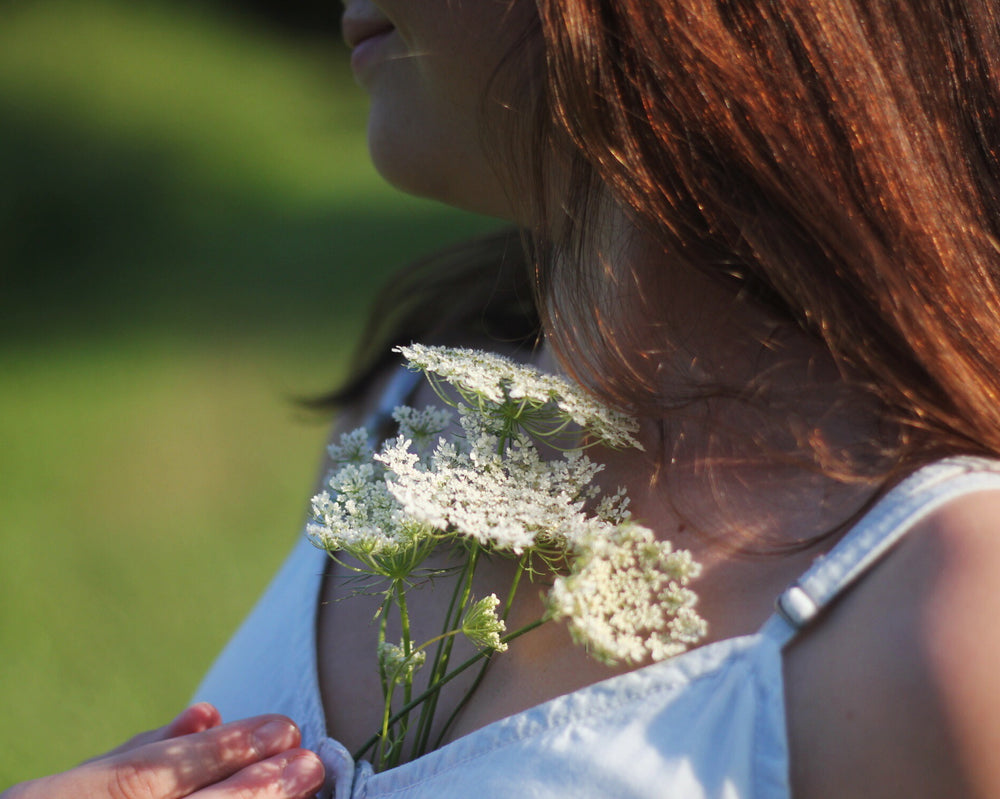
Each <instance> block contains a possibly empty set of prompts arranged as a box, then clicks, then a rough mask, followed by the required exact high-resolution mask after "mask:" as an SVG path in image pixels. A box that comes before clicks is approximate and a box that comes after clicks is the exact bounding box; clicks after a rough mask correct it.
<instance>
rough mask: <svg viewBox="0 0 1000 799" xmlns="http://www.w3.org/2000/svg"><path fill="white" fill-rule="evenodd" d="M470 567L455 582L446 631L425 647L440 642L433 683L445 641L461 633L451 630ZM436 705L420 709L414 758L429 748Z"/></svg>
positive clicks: (464, 567)
mask: <svg viewBox="0 0 1000 799" xmlns="http://www.w3.org/2000/svg"><path fill="white" fill-rule="evenodd" d="M468 566H469V564H468V561H466V563H465V564H464V566H463V567H462V568H463V571H462V576H461V577H459V579H457V580H456V581H455V589H454V590H453V591H452V592H451V600H450V601H449V602H448V610H447V611H446V612H445V615H444V630H442V632H441V635H439V636H437V637H436V638H432V639H431V640H430V641H427V642H425V643H424V645H423V646H425V647H426V646H428V645H430V644H432V643H434V642H435V641H437V642H438V645H437V649H436V650H435V651H434V660H433V661H432V667H431V682H432V683H433V681H434V678H435V677H436V676H437V675H438V672H439V671H440V663H441V658H442V656H443V653H444V646H445V641H446V640H448V639H449V638H451V637H452V636H453V635H454V634H455V633H457V632H459V630H458V629H454V630H453V629H451V628H452V627H454V626H455V623H456V621H457V619H455V621H453V617H454V615H455V607H456V605H457V603H458V596H459V594H460V593H461V591H462V586H463V585H464V584H465V569H467V568H468ZM421 648H423V647H421ZM434 704H435V703H433V702H425V703H424V706H423V707H422V708H421V709H420V718H419V719H418V720H417V734H416V737H415V738H414V742H413V751H412V753H411V757H413V758H416V757H418V756H419V755H420V753H421V752H422V751H423V748H424V747H426V746H427V739H428V738H429V737H430V724H431V720H432V719H433V718H434Z"/></svg>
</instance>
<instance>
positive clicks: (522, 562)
mask: <svg viewBox="0 0 1000 799" xmlns="http://www.w3.org/2000/svg"><path fill="white" fill-rule="evenodd" d="M527 564H528V555H527V554H524V555H521V557H520V558H518V560H517V569H516V570H515V571H514V580H513V582H511V584H510V591H508V592H507V601H506V602H505V603H504V608H503V615H502V616H501V617H500V618H501V619H503V620H506V619H507V614H509V613H510V609H511V606H512V605H513V604H514V595H515V594H516V593H517V587H518V585H519V584H520V582H521V577H522V576H523V575H524V572H525V569H526V567H527ZM492 662H493V653H492V652H488V653H487V654H486V655H485V657H484V659H483V665H482V666H481V667H480V669H479V674H477V675H476V679H475V681H473V683H472V685H471V686H470V687H469V690H468V691H466V692H465V696H463V697H462V700H461V701H460V702H459V703H458V705H457V706H456V707H455V709H454V710H453V711H452V712H451V715H450V716H448V720H447V721H446V722H445V723H444V726H443V727H442V728H441V733H440V734H439V735H438V737H437V740H436V741H435V742H434V748H435V749H437V748H438V747H439V746H441V741H443V740H444V736H445V735H447V734H448V730H449V729H450V728H451V725H452V724H454V723H455V719H457V718H458V714H459V713H461V712H462V709H463V708H464V707H465V706H466V705H467V704H468V703H469V700H470V699H472V695H473V694H474V693H475V692H476V690H477V689H478V688H479V684H480V683H481V682H482V681H483V678H484V677H485V676H486V670H487V669H488V668H489V666H490V663H492Z"/></svg>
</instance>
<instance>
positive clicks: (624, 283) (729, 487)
mask: <svg viewBox="0 0 1000 799" xmlns="http://www.w3.org/2000/svg"><path fill="white" fill-rule="evenodd" d="M595 240H600V242H601V244H600V251H597V246H595V249H594V251H592V252H591V253H590V257H592V258H595V259H601V260H603V261H607V260H609V258H608V256H607V255H606V254H608V253H613V258H614V266H615V271H614V275H615V276H617V277H618V282H617V283H616V284H614V285H612V284H611V281H609V282H608V285H607V286H605V287H602V288H604V289H605V291H604V295H605V302H606V303H607V306H608V307H610V308H615V307H617V308H625V309H628V310H626V311H619V312H618V313H619V315H620V316H619V318H625V317H626V316H627V315H629V314H631V315H632V316H633V318H638V319H642V320H648V321H651V322H652V324H647V325H646V328H645V330H644V331H643V332H642V335H643V337H644V338H643V346H642V349H643V351H644V352H646V353H647V354H649V353H656V355H655V362H654V363H652V368H651V369H649V370H648V372H649V373H652V374H654V375H655V376H656V378H655V379H656V384H655V392H656V396H657V400H658V402H657V403H656V404H655V405H654V406H653V407H649V406H647V407H646V409H645V410H644V411H643V412H642V418H641V419H640V421H641V423H642V438H643V442H642V443H643V445H644V447H645V453H644V454H643V455H639V454H637V453H636V452H634V451H630V452H607V453H604V454H603V457H604V460H605V461H606V463H607V467H606V471H605V482H606V483H607V484H608V486H609V487H612V488H613V487H615V486H616V485H625V486H626V487H627V488H628V489H629V493H630V496H631V497H632V498H633V508H634V511H635V516H636V517H637V518H638V519H640V520H641V521H643V522H644V523H645V524H647V525H649V526H651V527H653V528H654V529H655V530H656V531H657V532H658V533H659V534H660V535H662V536H663V537H666V538H670V539H671V540H674V541H675V542H676V543H678V544H679V545H682V546H686V547H689V548H695V549H698V550H701V557H702V559H703V560H705V559H706V558H707V559H711V558H714V557H725V556H723V555H721V554H719V553H723V552H730V553H732V552H733V551H735V550H744V551H778V552H781V551H791V550H794V549H809V548H810V547H809V542H810V541H812V542H820V541H822V540H830V539H832V538H833V537H835V536H834V535H833V534H835V533H836V532H837V531H838V529H839V528H841V527H842V526H843V525H844V524H845V523H847V522H849V521H850V520H851V518H852V516H853V515H854V514H855V512H857V511H858V510H860V509H861V508H862V507H863V506H864V504H865V502H866V501H867V500H868V499H869V498H870V497H871V496H872V494H873V493H874V491H875V481H874V480H873V479H872V480H869V479H866V478H865V477H864V475H865V474H866V473H875V472H877V469H874V468H873V467H874V466H875V465H876V464H875V463H874V462H873V459H874V455H873V454H872V453H873V452H874V447H873V446H872V443H873V442H874V441H875V437H876V435H877V429H878V424H879V417H878V412H877V407H876V405H875V403H874V402H873V401H872V400H871V399H869V398H867V397H866V396H864V395H863V393H862V391H861V390H860V389H858V388H857V387H856V386H855V385H854V384H853V383H852V382H851V381H850V380H849V379H846V378H845V376H844V375H843V374H842V373H841V371H840V370H839V369H838V368H837V366H836V364H835V363H834V362H833V360H832V359H831V357H830V356H829V354H828V353H827V352H826V350H825V348H824V347H823V346H822V344H821V343H820V342H818V341H816V340H814V339H813V338H811V337H810V336H808V335H807V334H805V333H804V332H803V331H801V330H799V329H798V328H796V327H795V326H793V325H791V324H790V323H788V322H785V321H784V320H779V319H776V318H775V317H774V316H773V315H771V314H769V313H768V312H767V311H766V310H765V309H764V308H762V307H760V306H758V305H757V304H756V303H754V302H752V301H750V300H746V299H741V298H739V297H737V296H736V295H735V294H734V292H732V291H731V290H730V289H729V287H727V286H724V285H722V284H721V283H719V282H717V281H715V280H713V279H712V278H710V277H708V276H706V275H704V274H702V273H701V272H699V271H697V270H694V269H687V268H678V267H677V266H676V265H675V264H672V263H671V262H670V261H669V260H668V259H667V258H666V257H665V256H664V255H663V253H662V251H661V250H660V249H659V248H658V247H657V246H656V245H655V244H654V243H653V242H651V241H650V240H649V239H648V238H645V237H643V236H642V235H641V234H639V233H638V232H637V231H636V230H635V229H634V228H632V227H630V226H629V225H628V224H627V223H626V222H624V221H623V218H622V217H621V216H617V217H615V218H614V219H613V220H612V221H611V222H610V223H609V224H608V225H607V227H606V228H605V229H604V230H602V231H601V236H599V237H595ZM621 275H627V276H630V277H633V276H634V278H635V279H634V280H621V277H620V276H621ZM647 281H648V282H651V283H652V284H653V285H654V286H660V287H662V288H661V289H660V290H654V291H652V292H646V291H644V288H645V285H646V284H647ZM545 357H550V356H548V355H547V356H545ZM647 360H648V358H647ZM713 553H715V554H713Z"/></svg>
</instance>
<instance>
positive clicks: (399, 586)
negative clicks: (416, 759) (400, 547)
mask: <svg viewBox="0 0 1000 799" xmlns="http://www.w3.org/2000/svg"><path fill="white" fill-rule="evenodd" d="M396 604H397V605H398V606H399V624H400V628H401V630H402V635H403V654H404V655H406V657H409V656H410V655H412V654H413V643H412V641H411V639H410V612H409V608H408V606H407V604H406V589H405V588H404V587H403V581H402V580H397V581H396ZM412 698H413V670H412V669H408V670H407V672H406V679H405V680H404V682H403V704H404V705H405V704H408V703H409V701H410V700H411V699H412ZM408 726H409V719H408V718H406V719H403V720H402V721H401V722H400V724H399V735H398V737H399V740H400V746H399V747H398V748H397V752H399V753H400V754H402V750H403V747H402V741H403V738H405V736H406V728H407V727H408ZM397 759H398V758H397Z"/></svg>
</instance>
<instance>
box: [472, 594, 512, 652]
mask: <svg viewBox="0 0 1000 799" xmlns="http://www.w3.org/2000/svg"><path fill="white" fill-rule="evenodd" d="M499 605H500V600H499V599H498V598H497V595H496V594H490V595H489V596H487V597H483V598H482V599H480V600H479V601H478V602H476V603H475V604H474V605H473V606H472V607H471V608H469V610H468V612H467V613H466V614H465V617H464V618H463V619H462V634H463V635H465V637H466V638H468V639H469V640H470V641H472V643H474V644H475V645H476V646H478V647H482V648H483V649H490V650H492V651H494V652H506V651H507V644H505V643H504V642H503V641H501V640H500V639H501V636H502V635H503V633H504V632H505V631H506V630H507V625H506V624H505V623H504V620H503V619H501V618H500V617H499V616H497V607H498V606H499Z"/></svg>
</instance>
